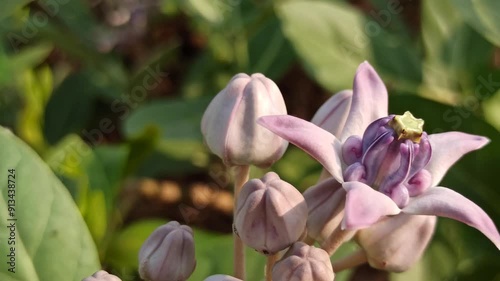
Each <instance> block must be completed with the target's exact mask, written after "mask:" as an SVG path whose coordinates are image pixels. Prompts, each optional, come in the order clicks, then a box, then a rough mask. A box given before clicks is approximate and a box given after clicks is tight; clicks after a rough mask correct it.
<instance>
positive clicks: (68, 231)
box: [0, 128, 100, 281]
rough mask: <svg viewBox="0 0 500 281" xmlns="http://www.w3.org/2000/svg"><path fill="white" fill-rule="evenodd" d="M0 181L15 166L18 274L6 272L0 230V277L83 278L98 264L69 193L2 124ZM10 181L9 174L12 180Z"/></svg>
mask: <svg viewBox="0 0 500 281" xmlns="http://www.w3.org/2000/svg"><path fill="white" fill-rule="evenodd" d="M0 142H1V143H2V147H1V148H0V157H1V159H2V162H1V163H0V168H1V169H0V170H1V171H2V172H1V174H0V179H1V181H2V182H4V183H7V182H8V179H9V178H8V174H9V169H15V174H16V176H15V181H16V189H15V192H16V193H15V196H16V197H15V199H16V209H15V216H16V218H17V221H16V230H15V236H16V245H15V247H16V273H15V274H12V273H10V272H9V271H8V266H7V263H6V262H7V260H6V253H9V252H10V249H9V247H10V246H9V245H8V244H7V243H6V241H7V235H10V234H9V232H7V231H4V230H5V226H2V227H3V228H4V230H2V231H1V232H0V239H1V240H2V241H4V242H5V243H0V251H1V252H2V253H4V254H2V256H1V257H0V261H1V263H2V264H3V266H2V267H1V268H0V279H1V280H5V281H21V280H30V281H31V280H33V281H37V280H81V279H82V278H83V277H86V276H89V275H91V274H92V273H93V272H95V271H97V270H98V269H99V268H100V265H99V260H98V256H97V251H96V248H95V245H94V244H93V242H92V238H91V236H90V234H89V231H88V229H87V227H86V225H85V223H84V221H83V219H82V217H81V215H80V214H79V212H78V209H77V208H76V206H75V204H74V203H73V200H72V199H71V196H70V195H69V193H68V191H67V190H66V189H65V188H64V186H63V185H62V184H61V182H60V181H59V180H58V179H57V177H56V176H55V175H54V174H52V172H51V171H50V169H49V168H48V167H47V166H46V164H45V163H43V162H42V161H41V160H40V158H39V157H38V156H37V155H36V154H35V153H34V152H33V151H32V150H31V149H30V148H28V147H27V146H26V145H25V144H24V143H22V142H21V141H20V140H19V139H17V138H16V137H15V136H14V135H13V134H12V133H11V132H10V131H8V130H6V129H3V128H0ZM10 179H12V178H10ZM0 191H1V198H2V199H1V200H2V201H3V202H2V203H1V205H2V206H4V208H0V219H1V221H3V222H7V219H8V218H9V214H8V212H7V208H6V207H5V206H7V202H8V201H7V200H8V199H9V198H8V195H7V194H8V193H7V184H3V185H1V187H0Z"/></svg>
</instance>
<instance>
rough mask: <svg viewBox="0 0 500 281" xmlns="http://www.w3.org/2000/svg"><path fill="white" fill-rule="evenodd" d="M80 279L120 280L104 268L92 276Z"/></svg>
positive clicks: (93, 280)
mask: <svg viewBox="0 0 500 281" xmlns="http://www.w3.org/2000/svg"><path fill="white" fill-rule="evenodd" d="M82 281H122V280H121V279H120V278H118V277H116V276H114V275H112V274H109V273H107V272H106V271H104V270H99V271H97V272H96V273H94V274H92V276H90V277H87V278H85V279H83V280H82Z"/></svg>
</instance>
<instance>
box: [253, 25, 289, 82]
mask: <svg viewBox="0 0 500 281" xmlns="http://www.w3.org/2000/svg"><path fill="white" fill-rule="evenodd" d="M248 53H249V54H248V55H249V58H250V59H249V64H250V72H251V73H255V72H261V73H263V74H264V75H266V76H267V77H269V78H270V79H273V80H276V79H279V78H281V76H282V75H283V73H284V72H285V71H286V70H287V69H288V67H289V66H290V64H291V63H292V61H293V59H294V52H293V50H292V47H291V45H290V43H289V42H288V41H287V40H286V39H285V36H284V35H283V31H282V29H281V27H280V22H279V21H278V19H276V18H275V17H273V18H271V19H270V20H268V21H267V22H266V23H265V24H264V25H262V26H261V28H260V29H259V30H258V32H257V33H256V34H255V36H253V37H252V38H251V39H250V40H249V42H248Z"/></svg>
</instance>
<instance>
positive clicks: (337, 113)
mask: <svg viewBox="0 0 500 281" xmlns="http://www.w3.org/2000/svg"><path fill="white" fill-rule="evenodd" d="M351 101H352V91H351V90H344V91H341V92H338V93H336V94H335V95H333V96H332V97H331V98H329V99H328V100H327V101H326V102H325V103H323V105H322V106H321V107H320V108H319V109H318V111H316V114H314V117H313V118H312V120H311V122H312V123H313V124H315V125H317V126H319V127H321V128H323V129H325V130H327V131H328V132H330V133H332V134H333V135H334V136H336V137H338V136H340V133H342V130H343V129H344V125H345V122H346V120H347V116H348V114H349V109H350V108H351Z"/></svg>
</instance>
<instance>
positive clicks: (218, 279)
mask: <svg viewBox="0 0 500 281" xmlns="http://www.w3.org/2000/svg"><path fill="white" fill-rule="evenodd" d="M204 281H242V280H241V279H238V278H235V277H233V276H229V275H224V274H217V275H212V276H210V277H208V278H207V279H205V280H204Z"/></svg>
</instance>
